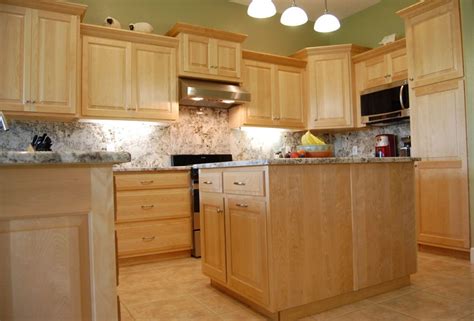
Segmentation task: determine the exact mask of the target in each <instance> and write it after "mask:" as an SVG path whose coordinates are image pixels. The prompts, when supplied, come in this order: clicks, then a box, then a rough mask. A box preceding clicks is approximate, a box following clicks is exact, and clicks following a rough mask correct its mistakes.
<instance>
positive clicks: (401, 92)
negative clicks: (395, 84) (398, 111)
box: [398, 84, 405, 109]
mask: <svg viewBox="0 0 474 321" xmlns="http://www.w3.org/2000/svg"><path fill="white" fill-rule="evenodd" d="M403 87H405V85H404V84H403V85H402V86H401V87H400V96H399V97H398V98H399V99H400V106H402V109H405V104H404V103H403Z"/></svg>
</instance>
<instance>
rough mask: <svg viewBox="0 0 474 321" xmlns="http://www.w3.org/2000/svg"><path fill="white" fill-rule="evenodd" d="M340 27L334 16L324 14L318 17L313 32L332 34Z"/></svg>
mask: <svg viewBox="0 0 474 321" xmlns="http://www.w3.org/2000/svg"><path fill="white" fill-rule="evenodd" d="M340 27H341V24H340V23H339V20H338V19H337V18H336V16H333V15H332V14H330V13H325V14H323V15H322V16H321V17H319V18H318V19H317V20H316V22H315V23H314V30H315V31H317V32H332V31H336V30H337V29H339V28H340Z"/></svg>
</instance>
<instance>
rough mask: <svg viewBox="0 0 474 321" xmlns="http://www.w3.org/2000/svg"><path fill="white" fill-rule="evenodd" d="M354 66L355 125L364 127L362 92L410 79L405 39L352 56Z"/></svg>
mask: <svg viewBox="0 0 474 321" xmlns="http://www.w3.org/2000/svg"><path fill="white" fill-rule="evenodd" d="M352 63H353V66H354V96H355V100H354V104H355V109H354V110H355V117H354V118H355V124H354V127H364V126H365V125H364V124H362V123H361V119H360V118H361V116H360V108H361V107H360V96H361V92H363V91H365V90H368V89H372V88H374V87H379V86H384V85H387V84H390V83H393V82H396V81H403V80H407V79H408V63H407V54H406V41H405V39H400V40H397V41H395V42H393V43H390V44H387V45H385V46H381V47H378V48H375V49H372V50H368V51H365V52H363V53H360V54H358V55H355V56H353V57H352Z"/></svg>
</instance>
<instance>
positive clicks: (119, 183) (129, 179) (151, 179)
mask: <svg viewBox="0 0 474 321" xmlns="http://www.w3.org/2000/svg"><path fill="white" fill-rule="evenodd" d="M188 186H190V178H189V171H184V172H172V173H166V172H161V173H132V174H128V173H124V174H115V189H116V190H117V191H123V190H136V189H152V188H176V187H188Z"/></svg>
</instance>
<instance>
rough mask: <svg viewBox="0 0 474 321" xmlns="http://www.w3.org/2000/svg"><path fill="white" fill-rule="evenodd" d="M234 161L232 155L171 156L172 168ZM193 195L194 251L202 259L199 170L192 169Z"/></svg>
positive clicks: (195, 255) (194, 254)
mask: <svg viewBox="0 0 474 321" xmlns="http://www.w3.org/2000/svg"><path fill="white" fill-rule="evenodd" d="M230 161H232V155H231V154H180V155H171V166H190V165H196V164H206V163H220V162H230ZM191 186H192V188H191V193H192V200H193V212H194V213H193V251H192V254H193V256H194V257H201V228H200V215H199V170H198V169H197V168H192V169H191Z"/></svg>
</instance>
